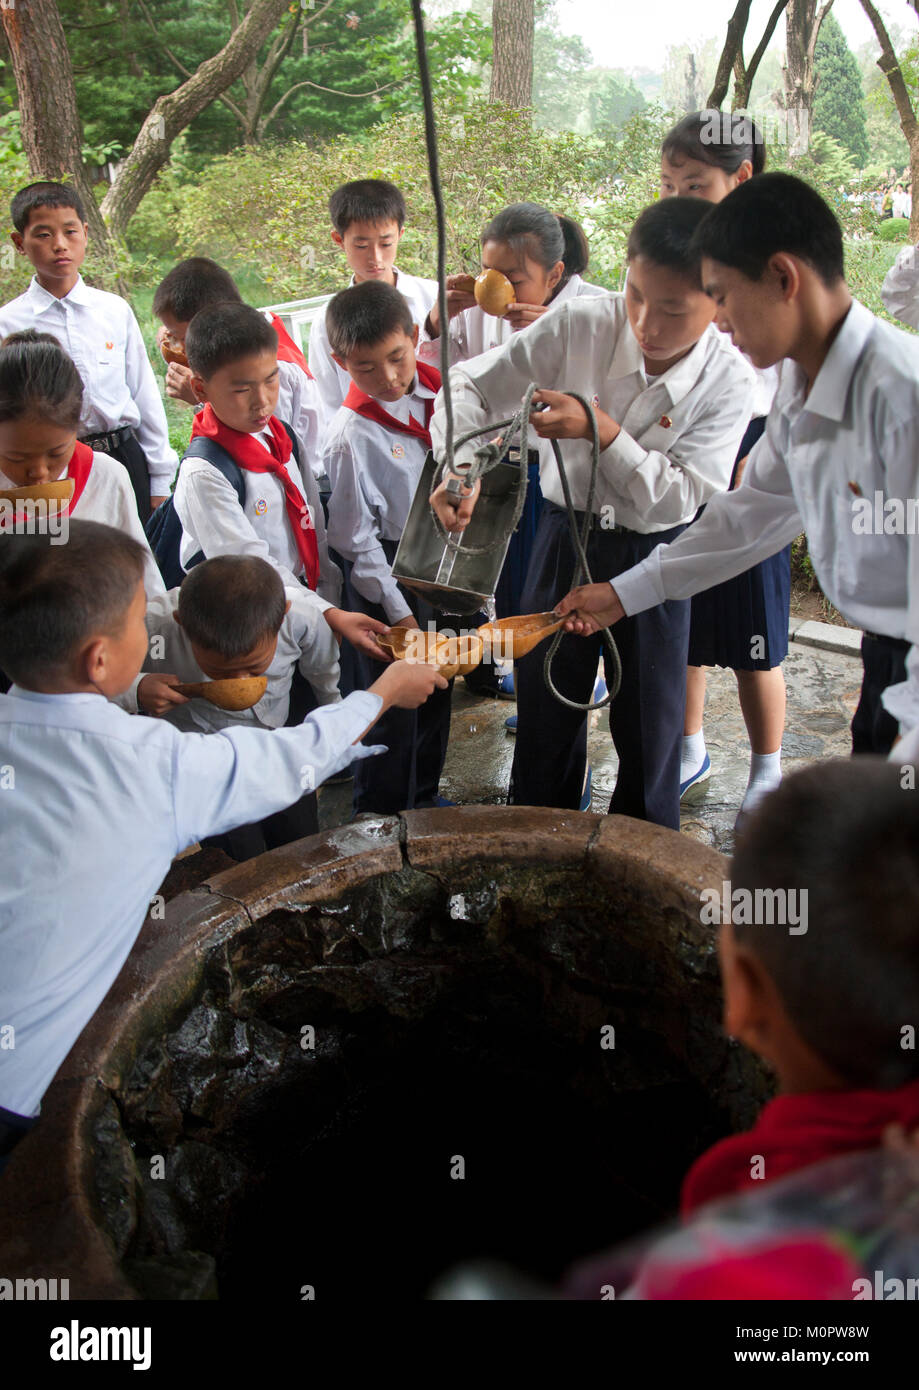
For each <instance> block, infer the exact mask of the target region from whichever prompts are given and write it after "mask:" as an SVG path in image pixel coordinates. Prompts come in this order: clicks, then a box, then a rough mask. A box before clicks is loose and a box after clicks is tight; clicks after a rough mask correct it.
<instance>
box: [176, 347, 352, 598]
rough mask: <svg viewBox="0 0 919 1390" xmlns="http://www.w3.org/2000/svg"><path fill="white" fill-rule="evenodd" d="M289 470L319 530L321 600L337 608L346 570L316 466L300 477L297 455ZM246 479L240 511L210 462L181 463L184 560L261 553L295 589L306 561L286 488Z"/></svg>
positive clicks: (258, 477) (263, 477)
mask: <svg viewBox="0 0 919 1390" xmlns="http://www.w3.org/2000/svg"><path fill="white" fill-rule="evenodd" d="M297 370H298V371H299V370H300V369H299V367H298V368H297ZM301 375H302V373H301ZM259 437H260V436H256V438H259ZM268 438H270V434H269V433H268V432H267V431H265V430H263V431H261V439H262V442H263V443H264V442H265V441H266V440H267V439H268ZM298 443H299V439H298ZM302 457H303V454H302V452H301V458H302ZM287 472H288V474H289V476H290V478H291V480H292V481H293V483H294V485H295V486H296V488H297V490H298V491H299V492H300V494H301V495H302V497H303V498H304V502H305V504H306V506H307V508H308V510H309V515H310V520H311V522H312V525H313V527H314V529H315V531H316V543H317V547H318V550H319V586H318V593H319V597H320V598H321V599H324V600H325V602H326V604H327V605H329V606H332V607H337V605H338V603H339V601H340V599H341V570H340V569H339V568H338V566H337V565H336V564H335V563H334V561H333V560H332V559H331V558H330V556H329V545H328V541H327V539H326V531H325V517H324V516H323V511H322V503H321V502H320V500H319V489H318V487H317V486H316V479H315V477H314V476H313V471H312V469H311V468H305V470H304V472H303V473H302V474H301V472H300V469H299V468H298V467H297V461H296V459H295V458H294V456H293V454H291V456H290V458H289V459H288V461H287ZM243 475H244V478H245V483H246V502H245V506H244V507H240V505H239V498H238V497H237V495H236V489H235V488H234V487H233V484H232V483H231V482H230V481H229V480H228V479H227V478H225V477H224V476H223V474H222V473H221V472H220V471H219V470H218V469H216V468H214V467H213V465H212V464H210V463H208V462H207V460H206V459H202V458H193V457H186V458H184V459H183V460H182V466H181V468H180V469H179V477H178V481H177V483H176V487H175V493H174V504H175V509H176V512H177V514H178V517H179V520H180V521H181V523H182V528H183V531H184V535H183V536H182V544H181V547H180V550H179V562H180V564H181V565H182V567H183V568H185V567H186V566H187V564H188V562H189V560H190V559H191V558H192V556H193V555H196V554H197V553H198V551H199V550H203V552H204V555H205V558H206V559H210V558H211V557H212V556H214V555H258V556H260V557H261V559H263V560H267V561H268V562H269V564H272V565H274V567H275V569H276V570H277V571H278V573H279V574H280V576H281V578H282V580H283V581H284V585H285V587H292V586H296V584H297V581H298V579H299V577H300V575H302V574H303V561H302V560H301V559H300V552H299V551H298V549H297V543H296V540H295V539H294V534H293V531H292V529H291V524H290V520H289V519H288V515H287V505H286V500H285V496H284V487H283V484H282V483H281V480H280V479H279V478H277V477H275V476H274V474H272V473H247V472H246V470H245V469H243Z"/></svg>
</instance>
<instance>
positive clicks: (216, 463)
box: [182, 427, 289, 507]
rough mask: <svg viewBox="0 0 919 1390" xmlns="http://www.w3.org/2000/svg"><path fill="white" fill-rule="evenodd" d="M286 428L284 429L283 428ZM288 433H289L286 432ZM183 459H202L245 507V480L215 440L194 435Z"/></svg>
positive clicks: (241, 472)
mask: <svg viewBox="0 0 919 1390" xmlns="http://www.w3.org/2000/svg"><path fill="white" fill-rule="evenodd" d="M285 428H286V427H285ZM288 433H289V431H288ZM182 457H183V458H193V459H204V461H205V463H209V464H211V465H212V467H214V468H216V469H217V472H218V473H222V474H223V476H224V477H225V478H226V480H227V482H228V483H231V484H232V485H233V488H234V490H235V492H236V496H237V497H238V498H239V505H240V506H241V507H244V506H245V505H246V478H245V474H244V473H243V470H242V469H241V468H240V466H239V464H238V463H236V462H234V460H233V459H232V458H231V457H230V455H229V454H228V453H227V451H226V449H224V448H223V446H222V445H220V444H218V443H217V441H216V440H215V439H208V438H207V436H206V435H203V434H196V435H194V436H193V437H192V438H191V439H190V440H189V441H188V448H187V449H186V450H185V453H184V454H183V455H182Z"/></svg>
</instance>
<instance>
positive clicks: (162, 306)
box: [153, 256, 242, 323]
mask: <svg viewBox="0 0 919 1390" xmlns="http://www.w3.org/2000/svg"><path fill="white" fill-rule="evenodd" d="M241 302H242V295H241V294H240V292H239V290H238V289H237V288H236V281H235V280H234V279H233V276H232V275H231V274H230V272H229V271H228V270H224V268H223V266H222V265H218V264H217V262H216V261H212V260H211V259H210V258H209V257H208V256H189V258H188V260H185V261H179V264H178V265H174V266H173V267H172V270H170V272H169V274H168V275H165V276H164V277H163V279H162V280H161V281H160V283H159V284H158V285H157V287H156V292H155V293H154V295H153V312H154V314H155V315H156V317H157V318H162V316H163V314H169V315H170V317H171V318H174V319H176V320H177V321H178V322H179V323H191V321H192V319H193V318H194V317H195V314H197V313H200V311H201V310H202V309H206V308H208V307H209V306H210V305H211V304H220V303H241Z"/></svg>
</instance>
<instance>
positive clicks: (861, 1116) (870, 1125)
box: [680, 1081, 919, 1216]
mask: <svg viewBox="0 0 919 1390" xmlns="http://www.w3.org/2000/svg"><path fill="white" fill-rule="evenodd" d="M894 1123H897V1124H901V1125H903V1126H904V1127H905V1128H906V1130H907V1131H912V1130H914V1129H915V1128H916V1127H917V1126H919V1081H910V1082H908V1083H907V1084H906V1085H905V1086H899V1087H897V1089H896V1090H893V1091H810V1092H807V1093H806V1094H804V1095H793V1096H777V1097H776V1099H775V1100H773V1101H770V1102H769V1104H768V1105H767V1106H766V1107H765V1109H764V1110H763V1112H762V1114H761V1115H760V1117H759V1119H758V1120H757V1122H756V1124H755V1125H754V1126H753V1128H752V1129H751V1130H748V1131H747V1132H746V1133H745V1134H734V1135H732V1136H731V1138H730V1139H722V1141H721V1143H720V1144H715V1145H714V1147H713V1148H711V1149H709V1150H708V1151H707V1153H704V1154H703V1155H702V1157H701V1158H698V1159H697V1160H696V1162H695V1163H694V1164H693V1166H692V1167H691V1168H690V1170H689V1172H688V1173H687V1175H686V1178H685V1179H684V1182H683V1192H682V1197H681V1200H680V1210H681V1211H682V1213H683V1215H684V1216H686V1215H688V1214H689V1213H690V1212H693V1211H695V1209H696V1207H700V1206H702V1205H703V1203H705V1202H712V1201H714V1200H715V1198H716V1197H726V1196H728V1194H729V1193H732V1192H741V1191H744V1190H745V1189H746V1188H748V1187H751V1186H753V1187H755V1186H756V1185H757V1183H756V1180H754V1179H753V1177H752V1169H751V1166H750V1160H751V1158H752V1157H753V1155H754V1154H762V1156H763V1160H764V1169H765V1172H764V1179H765V1180H766V1181H769V1180H770V1179H772V1178H780V1177H782V1176H783V1175H784V1174H785V1173H794V1172H795V1171H796V1170H797V1169H798V1168H806V1167H807V1165H808V1164H810V1163H819V1162H820V1161H821V1160H822V1159H825V1158H834V1157H836V1155H837V1154H844V1153H854V1152H856V1151H857V1150H859V1149H874V1148H877V1146H878V1145H879V1144H880V1142H881V1133H882V1131H883V1130H884V1129H886V1127H887V1126H888V1125H889V1124H894Z"/></svg>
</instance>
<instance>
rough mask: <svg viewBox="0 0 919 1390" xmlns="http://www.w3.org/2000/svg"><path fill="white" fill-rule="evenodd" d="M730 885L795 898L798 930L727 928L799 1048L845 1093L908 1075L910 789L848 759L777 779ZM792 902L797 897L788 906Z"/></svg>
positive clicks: (913, 839)
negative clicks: (800, 912)
mask: <svg viewBox="0 0 919 1390" xmlns="http://www.w3.org/2000/svg"><path fill="white" fill-rule="evenodd" d="M731 886H732V889H733V890H734V891H735V892H736V890H737V889H738V888H746V889H754V890H755V889H757V888H761V889H767V890H768V889H785V890H796V891H797V892H798V894H799V895H800V893H801V892H802V891H806V893H807V899H806V903H807V930H806V932H804V933H803V934H800V935H791V934H789V932H788V929H787V927H783V926H781V925H772V926H768V925H760V926H751V925H740V924H735V925H734V926H733V932H734V936H735V938H736V940H737V942H738V944H742V945H744V946H746V947H748V948H749V949H750V950H751V951H753V953H754V954H755V955H756V957H757V959H758V960H760V961H761V963H762V964H763V966H764V967H765V968H766V970H767V971H768V972H769V975H770V976H771V977H772V980H773V982H774V984H775V986H776V989H777V990H778V992H779V995H780V996H781V999H782V1003H783V1005H784V1007H785V1010H786V1012H787V1014H788V1017H789V1018H790V1020H791V1021H792V1023H793V1024H794V1026H795V1028H796V1029H797V1031H798V1033H799V1034H800V1036H801V1037H802V1038H803V1040H804V1042H806V1043H807V1045H808V1046H809V1047H810V1048H811V1049H812V1050H813V1051H814V1052H815V1053H816V1054H817V1055H818V1056H819V1057H820V1058H821V1059H822V1060H823V1061H824V1062H825V1063H826V1064H827V1066H829V1067H830V1068H832V1070H833V1071H835V1072H836V1073H837V1074H838V1075H839V1076H840V1077H841V1078H842V1079H843V1080H844V1081H845V1082H846V1083H847V1084H848V1085H849V1086H852V1087H857V1088H858V1087H867V1088H875V1087H880V1088H888V1087H893V1086H901V1085H904V1084H905V1083H906V1082H908V1081H911V1080H914V1079H915V1078H917V1077H919V1051H915V1050H912V1049H908V1048H906V1047H904V1046H903V1036H904V1035H903V1031H902V1030H903V1028H904V1027H905V1026H912V1027H915V1025H916V1023H917V1017H916V1009H917V1000H919V790H905V789H904V777H903V770H902V769H901V768H900V767H899V766H898V765H897V764H896V763H895V762H886V761H884V760H882V759H880V758H871V757H867V756H864V757H858V758H853V759H851V760H848V759H846V760H842V759H840V760H838V761H833V762H823V763H817V764H815V765H814V766H812V767H808V768H805V769H804V770H803V771H801V772H796V773H794V774H793V775H792V776H790V777H786V778H785V780H784V781H783V782H782V784H781V786H780V787H778V788H777V789H776V790H775V791H774V792H772V793H771V794H770V795H769V796H768V797H765V798H764V799H763V801H762V803H761V804H760V806H759V807H758V808H757V810H756V811H755V812H754V813H753V815H752V817H751V819H750V822H749V825H748V827H747V828H746V829H745V831H744V832H742V834H741V836H740V839H739V842H738V845H737V848H736V850H735V853H734V860H733V863H732V865H731ZM798 902H800V897H799V899H798Z"/></svg>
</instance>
